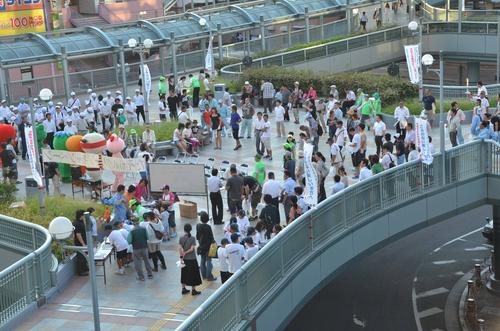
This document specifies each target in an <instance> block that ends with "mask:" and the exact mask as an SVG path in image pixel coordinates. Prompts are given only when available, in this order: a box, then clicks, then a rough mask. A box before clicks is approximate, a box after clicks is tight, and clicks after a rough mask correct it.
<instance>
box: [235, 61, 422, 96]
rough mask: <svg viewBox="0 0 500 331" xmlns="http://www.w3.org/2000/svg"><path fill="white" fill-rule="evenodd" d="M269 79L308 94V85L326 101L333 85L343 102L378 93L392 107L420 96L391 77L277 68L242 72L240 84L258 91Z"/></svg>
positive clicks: (407, 82)
mask: <svg viewBox="0 0 500 331" xmlns="http://www.w3.org/2000/svg"><path fill="white" fill-rule="evenodd" d="M264 79H270V80H271V82H272V83H273V85H274V86H275V87H278V86H281V85H286V86H288V87H292V86H293V83H294V82H295V81H298V82H299V84H300V86H301V87H302V89H303V90H304V91H305V90H307V87H308V86H309V85H312V86H314V88H315V89H316V91H317V92H318V94H319V95H320V96H324V97H326V96H327V94H328V92H329V90H330V85H332V84H335V85H337V89H338V91H339V93H340V96H341V98H343V97H345V92H344V91H345V90H346V89H348V88H350V89H354V90H357V89H358V88H361V89H362V90H363V91H364V92H365V93H369V94H370V95H371V94H373V93H375V92H378V93H379V94H380V98H381V99H382V103H383V104H384V103H386V104H391V103H394V102H397V101H399V100H400V99H410V98H414V97H415V96H417V95H418V90H417V87H416V86H414V85H412V84H411V83H410V82H409V81H408V80H406V79H399V78H396V77H391V76H389V75H374V74H372V73H356V72H349V73H339V74H331V73H317V72H313V71H306V70H298V69H290V68H283V67H276V66H269V67H265V68H250V69H247V70H245V71H244V72H243V75H242V78H241V81H240V82H239V84H240V86H242V81H245V80H248V81H249V82H250V83H251V84H252V85H253V86H256V87H259V86H260V84H261V81H262V80H264Z"/></svg>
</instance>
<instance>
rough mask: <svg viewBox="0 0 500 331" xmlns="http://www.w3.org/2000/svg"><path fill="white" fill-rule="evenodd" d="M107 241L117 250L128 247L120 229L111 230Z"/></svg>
mask: <svg viewBox="0 0 500 331" xmlns="http://www.w3.org/2000/svg"><path fill="white" fill-rule="evenodd" d="M108 239H109V242H111V244H113V246H115V249H116V251H117V252H120V251H123V250H124V249H128V242H127V240H125V238H124V237H123V235H122V233H121V230H113V231H111V233H110V234H109V236H108Z"/></svg>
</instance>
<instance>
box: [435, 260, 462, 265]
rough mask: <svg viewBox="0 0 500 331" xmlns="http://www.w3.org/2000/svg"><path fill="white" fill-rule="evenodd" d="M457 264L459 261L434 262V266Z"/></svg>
mask: <svg viewBox="0 0 500 331" xmlns="http://www.w3.org/2000/svg"><path fill="white" fill-rule="evenodd" d="M455 262H457V260H443V261H434V262H432V264H435V265H442V264H452V263H455Z"/></svg>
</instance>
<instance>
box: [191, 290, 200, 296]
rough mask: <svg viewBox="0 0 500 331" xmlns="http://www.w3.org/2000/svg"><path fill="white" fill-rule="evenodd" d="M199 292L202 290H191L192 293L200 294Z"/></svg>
mask: <svg viewBox="0 0 500 331" xmlns="http://www.w3.org/2000/svg"><path fill="white" fill-rule="evenodd" d="M199 294H201V292H200V291H196V290H192V291H191V295H199Z"/></svg>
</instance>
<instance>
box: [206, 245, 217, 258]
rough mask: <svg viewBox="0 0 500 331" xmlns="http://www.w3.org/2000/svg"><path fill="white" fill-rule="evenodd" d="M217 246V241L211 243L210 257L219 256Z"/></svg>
mask: <svg viewBox="0 0 500 331" xmlns="http://www.w3.org/2000/svg"><path fill="white" fill-rule="evenodd" d="M217 248H218V247H217V243H215V242H213V243H211V244H210V248H209V249H208V254H207V255H208V257H217Z"/></svg>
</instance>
